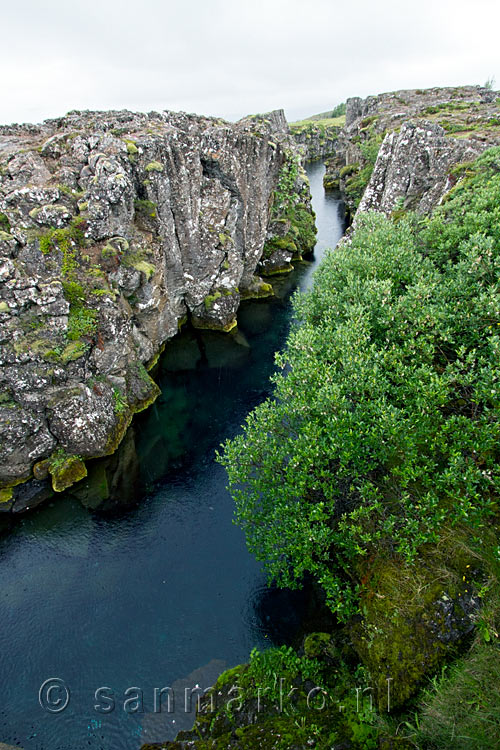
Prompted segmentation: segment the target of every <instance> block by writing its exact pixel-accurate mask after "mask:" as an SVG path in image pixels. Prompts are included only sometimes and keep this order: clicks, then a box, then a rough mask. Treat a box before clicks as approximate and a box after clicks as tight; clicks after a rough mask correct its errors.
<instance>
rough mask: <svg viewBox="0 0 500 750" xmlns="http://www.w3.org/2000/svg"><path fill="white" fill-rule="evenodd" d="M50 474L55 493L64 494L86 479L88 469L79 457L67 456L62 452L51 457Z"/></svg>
mask: <svg viewBox="0 0 500 750" xmlns="http://www.w3.org/2000/svg"><path fill="white" fill-rule="evenodd" d="M49 473H50V475H51V477H52V488H53V489H54V491H55V492H62V491H63V490H66V489H67V488H68V487H71V485H72V484H75V482H79V481H80V479H83V478H84V477H86V476H87V467H86V466H85V464H84V462H83V461H82V459H81V458H80V457H79V456H67V455H66V454H65V453H64V452H63V451H61V450H60V451H58V452H57V453H55V454H54V455H53V456H52V457H51V461H50V465H49Z"/></svg>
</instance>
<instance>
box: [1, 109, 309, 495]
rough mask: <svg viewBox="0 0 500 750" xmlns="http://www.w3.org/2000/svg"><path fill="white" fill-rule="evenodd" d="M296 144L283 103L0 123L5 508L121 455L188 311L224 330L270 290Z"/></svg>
mask: <svg viewBox="0 0 500 750" xmlns="http://www.w3.org/2000/svg"><path fill="white" fill-rule="evenodd" d="M293 150H294V144H293V141H292V139H291V138H290V136H289V131H288V126H287V123H286V120H285V118H284V115H283V113H282V112H274V113H271V114H269V115H266V116H259V117H250V118H246V119H244V120H242V121H240V122H238V123H236V124H230V123H227V122H225V121H223V120H216V119H212V118H203V117H196V116H194V115H186V114H182V113H180V114H179V113H170V112H163V113H151V114H148V115H145V114H134V113H131V112H126V111H124V112H107V113H103V112H84V113H78V112H76V113H70V114H69V115H67V116H66V117H63V118H61V119H57V120H49V121H45V122H44V123H43V124H42V125H39V126H11V127H2V128H0V281H1V285H0V509H2V510H11V509H13V508H14V507H16V508H17V510H21V509H24V507H26V506H28V502H29V503H31V504H36V502H39V501H41V500H40V498H42V496H45V495H46V492H47V485H48V486H50V484H51V485H52V487H53V488H55V489H57V490H61V489H64V488H65V487H67V486H70V485H71V484H73V483H74V482H75V481H77V480H80V479H81V478H82V477H84V476H85V473H86V467H85V463H84V462H85V459H87V458H90V457H96V456H102V455H108V454H110V453H112V452H113V451H114V450H115V448H116V446H117V444H118V443H119V442H120V440H121V438H122V436H123V434H124V432H125V429H126V427H127V426H128V424H129V423H130V420H131V417H132V415H133V413H134V412H136V411H139V410H141V409H142V408H145V407H146V406H147V405H149V404H150V403H151V402H152V401H153V400H154V399H155V398H156V395H157V394H158V388H157V387H156V385H155V384H154V382H153V381H152V380H151V378H150V377H149V375H148V373H147V368H148V366H149V365H150V364H151V363H152V362H153V361H154V360H155V358H156V357H157V355H158V353H159V352H160V351H161V348H162V347H163V345H164V344H165V342H167V341H168V340H169V339H170V338H172V337H173V336H174V335H175V333H176V332H177V331H178V328H179V325H180V324H182V322H183V321H184V320H186V319H187V318H189V319H191V321H192V323H193V324H194V325H195V326H198V327H207V328H215V329H219V330H228V329H230V328H231V327H232V326H233V325H235V316H236V311H237V309H238V306H239V304H240V300H241V298H242V296H249V295H257V296H258V295H259V294H261V293H263V290H264V293H269V292H268V290H269V289H270V287H269V285H266V284H263V283H262V281H261V280H260V279H259V278H258V277H256V276H255V271H256V269H257V267H258V264H259V261H260V260H261V256H262V254H263V248H264V244H265V242H266V240H269V238H270V236H271V235H272V228H271V227H270V214H271V207H272V201H273V195H274V190H275V188H276V186H277V184H278V181H279V178H280V173H281V170H282V168H283V166H284V165H285V164H286V162H287V159H290V158H291V154H293ZM295 186H296V188H297V191H298V192H297V195H299V196H301V197H298V198H297V200H300V201H302V200H303V201H304V205H305V206H306V210H309V211H310V206H309V193H308V189H307V187H306V186H305V185H304V179H303V177H302V175H297V179H296V181H295ZM290 255H291V254H290ZM268 260H269V259H268ZM26 480H30V482H31V487H32V489H31V490H30V492H29V493H28V494H29V501H28V500H27V499H26V497H27V494H26V492H27V490H26V487H23V488H22V490H21V489H20V487H21V485H20V483H22V482H25V481H26ZM18 485H19V486H18ZM2 488H3V489H2ZM38 490H39V492H38ZM18 495H22V496H23V497H22V498H21V497H18ZM42 499H43V498H42Z"/></svg>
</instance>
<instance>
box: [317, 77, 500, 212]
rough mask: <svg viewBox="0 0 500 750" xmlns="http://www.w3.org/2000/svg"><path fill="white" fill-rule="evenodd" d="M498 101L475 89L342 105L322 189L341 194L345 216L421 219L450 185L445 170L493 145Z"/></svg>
mask: <svg viewBox="0 0 500 750" xmlns="http://www.w3.org/2000/svg"><path fill="white" fill-rule="evenodd" d="M498 103H499V98H498V92H494V91H490V90H489V89H486V88H484V87H481V86H463V87H459V88H433V89H425V90H422V89H412V90H404V91H396V92H393V93H388V94H380V95H378V96H369V97H368V98H366V99H360V98H358V97H355V98H352V99H348V100H347V104H346V123H345V127H344V128H343V130H342V131H341V132H340V134H339V138H338V142H337V148H336V152H335V155H334V157H332V159H330V160H329V162H328V163H327V173H326V175H325V187H329V188H334V189H340V190H342V191H343V192H344V194H345V197H346V201H347V203H348V205H349V208H350V211H351V213H352V214H354V213H355V211H356V210H357V209H358V207H359V209H360V210H367V209H376V210H382V211H384V212H385V213H390V212H392V211H394V210H401V209H403V210H407V209H412V210H417V211H419V212H422V213H426V212H428V211H429V210H431V209H432V208H433V207H434V206H435V205H437V204H438V203H439V202H440V200H441V199H442V197H443V195H444V194H445V193H446V192H447V190H448V189H449V188H450V187H451V186H452V184H453V180H454V177H453V175H451V177H450V171H451V169H452V167H453V165H455V164H457V163H459V162H463V161H468V160H472V159H474V158H476V157H477V156H478V155H479V154H480V153H481V152H482V151H483V150H484V149H485V148H488V147H489V146H492V145H496V144H498V143H500V108H499V105H498ZM382 144H383V145H382ZM379 149H380V151H379ZM377 155H378V157H379V158H378V159H377ZM367 186H368V188H367ZM365 189H367V192H366V193H365Z"/></svg>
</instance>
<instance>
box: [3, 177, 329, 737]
mask: <svg viewBox="0 0 500 750" xmlns="http://www.w3.org/2000/svg"><path fill="white" fill-rule="evenodd" d="M308 173H309V178H310V181H311V189H312V193H313V203H314V208H315V211H316V214H317V224H318V228H319V237H318V245H317V248H316V251H315V261H314V263H303V264H300V265H299V267H298V268H297V269H296V270H295V271H294V272H293V273H292V274H290V275H288V276H287V277H286V278H283V279H280V280H279V282H277V283H276V288H277V291H278V296H277V297H276V298H274V299H272V300H271V301H265V300H261V301H259V302H254V303H246V304H244V305H243V306H242V308H241V311H240V313H239V317H238V333H236V334H234V335H224V334H215V333H207V334H200V333H194V332H192V331H186V332H184V333H182V334H181V335H180V336H178V337H177V338H176V339H175V340H174V341H173V342H171V343H170V344H169V345H168V347H167V349H166V352H165V355H164V356H163V358H162V362H161V366H160V369H159V372H158V375H157V380H158V382H159V384H160V386H161V389H162V394H161V396H160V398H159V399H158V400H157V402H156V403H155V404H154V406H153V407H152V408H151V409H150V410H149V411H148V412H146V413H145V414H143V415H141V416H140V418H139V419H137V420H136V421H135V422H134V426H133V429H132V430H131V432H130V434H129V436H128V442H127V445H128V451H129V456H130V455H132V457H133V460H131V461H129V464H130V484H131V486H134V487H138V488H139V489H138V490H136V496H135V498H134V500H135V503H134V504H132V505H130V504H128V505H123V507H117V508H114V509H113V510H112V511H111V512H110V511H108V512H104V511H102V510H96V511H90V510H87V509H85V508H83V507H82V506H81V505H80V503H79V502H78V500H76V499H75V498H73V497H72V496H71V495H70V494H65V495H64V496H61V497H60V498H58V499H57V501H56V502H52V503H49V504H47V505H45V506H41V507H40V508H39V509H37V510H36V511H33V512H32V513H31V514H29V515H27V516H25V517H22V518H21V519H20V520H19V521H17V522H16V524H15V525H14V526H13V527H12V528H11V529H9V530H8V532H6V533H4V534H3V536H2V538H1V539H0V571H1V573H0V574H1V585H0V680H1V686H2V701H1V703H0V741H2V742H7V743H9V744H12V745H19V746H21V747H23V748H25V750H83V749H84V748H91V749H92V750H100V749H101V748H102V749H103V750H133V749H134V748H139V747H140V745H141V744H142V743H143V742H147V741H150V742H154V741H161V740H166V739H170V738H173V737H174V736H175V734H176V733H177V731H178V730H179V729H180V728H187V727H189V726H190V725H191V724H192V722H193V719H194V713H193V711H194V702H193V711H188V712H186V710H185V709H186V704H185V700H184V699H185V693H184V690H185V688H189V689H192V688H195V686H196V685H200V686H201V687H202V688H203V687H207V686H208V685H210V684H213V681H214V680H215V678H216V677H217V675H218V674H219V673H220V672H221V671H222V670H223V669H225V668H227V667H229V666H233V665H235V664H238V663H240V662H242V661H245V660H247V659H248V655H249V652H250V650H251V649H252V648H253V647H254V646H259V647H261V648H264V647H266V646H267V645H269V644H270V643H281V642H284V641H287V640H288V639H289V638H291V637H293V634H294V632H295V631H296V630H297V628H298V627H299V625H300V612H301V605H302V603H303V598H302V596H303V595H301V594H300V593H292V592H281V591H273V590H270V589H268V588H267V587H266V585H265V579H264V576H263V574H262V570H261V567H260V565H259V564H258V563H257V562H256V561H255V560H254V558H253V557H252V556H251V555H250V554H249V553H248V552H247V550H246V547H245V543H244V538H243V535H242V533H241V531H240V530H239V529H238V528H237V527H235V526H234V525H233V524H232V516H233V507H232V501H231V498H230V496H229V494H228V493H227V490H226V477H225V473H224V470H223V469H222V468H221V467H220V466H218V465H217V464H216V463H215V461H214V451H215V449H216V448H217V446H219V445H220V443H221V442H222V441H223V440H224V439H226V438H227V437H230V436H231V435H233V434H234V433H235V432H236V431H237V430H238V429H239V426H240V425H241V424H242V422H243V420H244V418H245V415H246V414H247V413H248V412H249V411H250V410H251V409H252V407H253V406H255V405H256V404H257V403H259V402H260V401H261V400H262V399H263V398H264V397H265V396H266V395H267V394H268V393H269V390H270V388H269V376H270V374H271V373H272V371H273V361H274V360H273V355H274V352H275V351H276V350H278V349H280V348H281V347H282V346H283V343H284V341H285V338H286V334H287V332H288V329H289V324H290V316H291V311H290V295H291V293H292V291H293V290H294V289H295V288H296V287H297V286H299V287H301V288H306V287H307V286H308V285H309V284H310V281H311V274H312V271H313V269H314V267H315V265H317V263H318V261H319V260H320V258H321V256H322V254H323V253H324V250H325V248H326V247H328V246H334V245H335V244H336V242H337V241H338V239H339V237H340V235H341V234H342V230H343V226H342V206H341V204H340V203H339V201H337V200H335V199H334V198H333V197H332V196H325V194H324V192H323V188H322V176H323V173H324V167H323V166H322V165H321V164H313V165H309V167H308ZM134 446H135V452H134ZM136 474H137V475H136ZM132 479H134V483H133V484H132ZM54 677H56V678H59V679H61V680H63V681H64V683H65V684H66V686H67V687H68V688H69V690H70V700H69V704H68V706H67V707H66V709H65V710H64V711H61V712H58V713H50V712H48V711H47V710H44V709H43V708H42V707H41V706H40V704H39V688H40V686H41V685H42V683H43V682H44V681H45V680H47V679H49V678H54ZM104 686H105V687H107V688H108V690H107V691H105V695H106V696H108V697H109V696H113V698H114V701H115V705H114V710H111V711H109V712H107V713H103V712H102V710H101V711H100V710H96V708H95V705H98V706H99V707H100V709H104V708H108V707H109V706H110V705H111V703H110V701H104V700H103V699H102V698H101V697H99V696H98V698H97V699H96V697H95V691H96V690H97V689H98V688H100V687H104ZM132 687H135V688H139V689H140V690H141V691H142V701H143V702H142V705H141V704H140V703H134V702H129V703H128V704H126V705H124V704H125V701H126V700H127V698H131V699H132V698H134V697H135V698H137V697H138V696H141V693H139V692H137V690H135V691H131V692H129V693H128V694H125V691H126V690H127V689H128V688H132ZM164 687H171V688H172V689H173V693H174V696H175V710H174V711H173V712H171V713H169V712H167V710H166V706H164V708H163V710H162V712H161V713H158V712H156V713H155V712H154V710H153V709H154V690H155V688H159V689H161V688H164ZM103 694H104V692H103V693H101V695H103ZM50 698H51V699H52V700H53V701H55V702H57V701H58V700H59V699H62V698H63V693H62V692H60V691H59V690H58V689H55V690H53V691H52V692H51V693H50ZM187 708H188V709H189V706H187ZM124 709H126V710H124ZM133 709H139V710H138V711H135V712H134V711H133Z"/></svg>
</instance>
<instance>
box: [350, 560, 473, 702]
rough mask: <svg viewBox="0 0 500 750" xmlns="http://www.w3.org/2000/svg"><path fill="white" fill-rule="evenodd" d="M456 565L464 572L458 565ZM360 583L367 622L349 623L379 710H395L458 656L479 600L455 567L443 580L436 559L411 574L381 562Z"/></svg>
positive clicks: (399, 566)
mask: <svg viewBox="0 0 500 750" xmlns="http://www.w3.org/2000/svg"><path fill="white" fill-rule="evenodd" d="M455 564H456V566H457V567H458V568H460V564H461V563H460V561H459V560H456V561H455ZM461 578H463V579H465V580H461ZM362 581H363V588H362V595H361V611H362V615H363V616H362V619H360V620H355V621H353V622H352V623H351V626H350V635H351V639H352V643H353V645H354V648H355V649H356V651H357V653H358V655H359V657H360V658H361V660H362V661H363V663H364V664H365V665H366V666H367V667H368V669H369V671H370V674H371V676H372V679H373V683H374V689H375V694H376V698H377V702H378V706H379V708H380V710H382V711H387V710H392V709H394V708H397V707H398V706H401V705H402V704H403V703H404V702H405V701H407V700H408V699H409V698H410V697H411V696H412V695H414V693H415V692H416V690H417V688H418V687H419V685H420V684H421V683H422V680H424V678H425V677H427V676H430V675H432V674H434V673H435V672H436V671H437V669H438V668H439V666H440V664H442V662H443V661H444V660H445V659H446V658H450V656H452V655H453V654H455V653H456V651H457V648H458V647H459V646H460V644H461V643H463V641H464V638H466V636H467V635H468V634H469V633H471V631H472V629H473V619H472V616H473V614H474V612H475V610H476V609H477V607H478V604H479V600H478V599H477V597H476V596H475V593H474V590H473V589H472V587H470V586H468V585H467V578H466V576H462V577H460V575H459V574H458V573H456V572H455V573H454V572H453V568H451V567H450V568H448V569H447V570H446V572H444V570H442V571H441V575H439V574H437V571H436V568H435V559H434V560H431V559H425V557H423V558H421V559H420V560H419V562H418V563H416V564H415V567H413V568H412V567H408V566H406V565H404V564H402V563H401V562H399V563H398V562H396V561H391V560H386V559H384V558H383V557H380V558H377V559H376V560H374V561H372V562H371V563H369V564H367V565H366V567H365V568H364V571H363V575H362Z"/></svg>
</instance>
